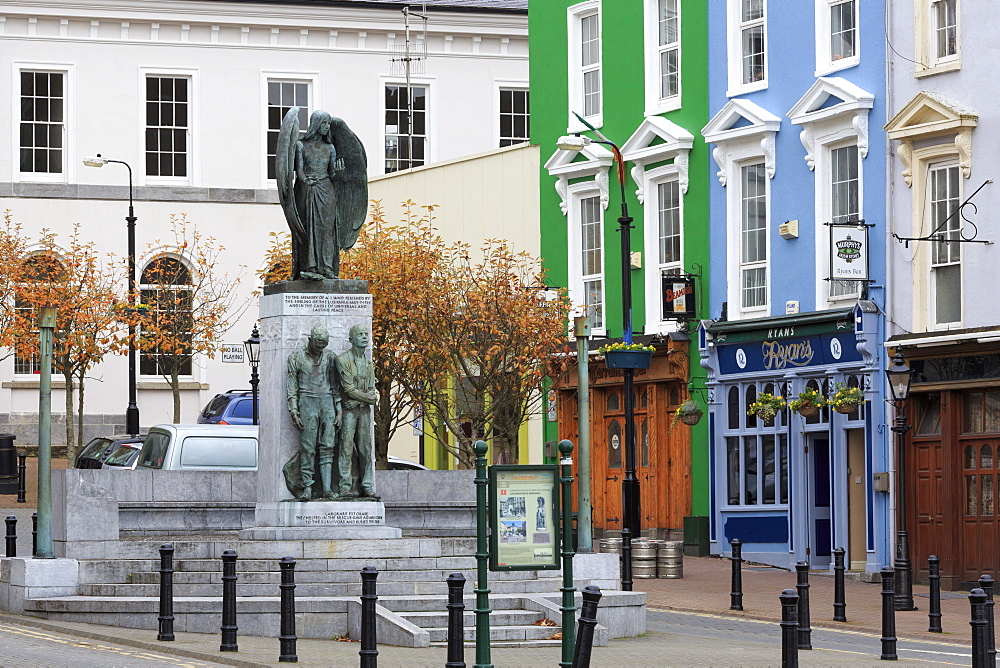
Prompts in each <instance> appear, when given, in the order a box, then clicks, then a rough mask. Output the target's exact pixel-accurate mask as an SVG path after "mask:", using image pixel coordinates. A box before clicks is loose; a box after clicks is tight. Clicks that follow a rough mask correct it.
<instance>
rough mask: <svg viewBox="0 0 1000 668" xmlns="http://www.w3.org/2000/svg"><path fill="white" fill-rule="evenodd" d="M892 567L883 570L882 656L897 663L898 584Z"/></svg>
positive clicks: (883, 658) (881, 657) (884, 659)
mask: <svg viewBox="0 0 1000 668" xmlns="http://www.w3.org/2000/svg"><path fill="white" fill-rule="evenodd" d="M895 576H896V573H895V571H894V570H893V569H892V567H891V566H886V567H884V568H883V569H882V656H880V657H879V658H880V659H882V660H883V661H897V660H898V659H899V657H898V656H896V606H895V601H894V599H895V596H896V583H895V582H894V578H895Z"/></svg>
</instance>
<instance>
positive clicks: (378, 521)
mask: <svg viewBox="0 0 1000 668" xmlns="http://www.w3.org/2000/svg"><path fill="white" fill-rule="evenodd" d="M255 524H256V525H257V526H255V527H253V528H251V529H244V530H243V531H241V532H240V533H239V537H240V538H241V539H244V540H309V539H325V540H336V539H355V538H401V537H402V536H403V531H402V529H398V528H396V527H387V526H385V505H384V504H383V503H382V502H380V501H281V502H278V503H258V504H257V508H256V513H255Z"/></svg>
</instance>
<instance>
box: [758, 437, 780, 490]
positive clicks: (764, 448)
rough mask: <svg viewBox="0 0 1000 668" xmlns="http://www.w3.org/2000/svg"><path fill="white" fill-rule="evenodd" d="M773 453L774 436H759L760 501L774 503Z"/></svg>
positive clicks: (775, 481) (775, 485) (775, 483)
mask: <svg viewBox="0 0 1000 668" xmlns="http://www.w3.org/2000/svg"><path fill="white" fill-rule="evenodd" d="M774 455H775V452H774V436H771V435H767V436H761V475H762V476H763V477H764V479H763V481H762V482H763V493H762V495H761V502H762V503H774V499H775V489H776V487H777V480H776V479H775V475H774V474H775V458H774Z"/></svg>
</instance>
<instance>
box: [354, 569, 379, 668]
mask: <svg viewBox="0 0 1000 668" xmlns="http://www.w3.org/2000/svg"><path fill="white" fill-rule="evenodd" d="M377 579H378V569H376V568H375V567H374V566H365V567H364V568H362V569H361V651H360V652H358V654H360V655H361V668H378V649H377V647H376V646H377V645H378V636H377V633H376V627H375V624H376V620H375V601H377V600H378V595H377V594H376V593H375V587H376V580H377Z"/></svg>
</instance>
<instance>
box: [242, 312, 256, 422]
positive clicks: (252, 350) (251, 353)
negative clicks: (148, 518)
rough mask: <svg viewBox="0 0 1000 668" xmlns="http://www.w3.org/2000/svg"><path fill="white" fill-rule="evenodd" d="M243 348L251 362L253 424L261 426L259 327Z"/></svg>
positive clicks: (254, 327)
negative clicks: (258, 393)
mask: <svg viewBox="0 0 1000 668" xmlns="http://www.w3.org/2000/svg"><path fill="white" fill-rule="evenodd" d="M243 348H244V349H245V350H246V353H247V361H248V362H250V389H251V390H252V392H253V423H254V424H260V422H259V419H258V417H259V413H258V412H257V385H259V384H260V376H258V375H257V369H258V367H259V366H260V333H259V332H258V331H257V325H254V326H253V333H252V334H250V338H249V339H247V340H246V341H244V342H243Z"/></svg>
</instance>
